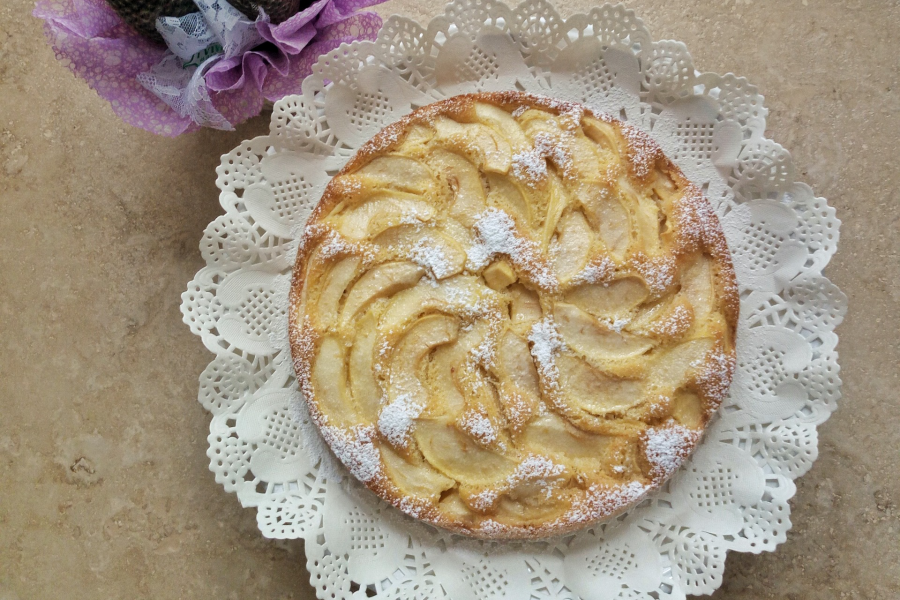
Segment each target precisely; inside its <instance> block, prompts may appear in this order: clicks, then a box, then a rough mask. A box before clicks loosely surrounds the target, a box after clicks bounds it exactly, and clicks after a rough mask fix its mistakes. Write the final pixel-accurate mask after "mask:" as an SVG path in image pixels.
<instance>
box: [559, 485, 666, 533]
mask: <svg viewBox="0 0 900 600" xmlns="http://www.w3.org/2000/svg"><path fill="white" fill-rule="evenodd" d="M649 489H650V488H649V487H648V486H646V485H644V484H642V483H641V482H639V481H631V482H629V483H625V484H622V485H618V486H614V487H610V486H605V485H598V484H595V485H592V486H591V487H590V488H588V490H587V492H586V494H585V495H584V497H582V498H580V499H578V500H577V501H576V502H574V503H573V505H572V508H571V509H570V510H569V512H568V513H566V515H565V517H564V518H563V520H564V521H565V522H567V523H591V522H594V521H597V520H598V519H602V518H603V517H608V516H610V515H613V514H615V513H617V512H620V511H622V510H624V509H625V508H627V507H628V506H630V505H632V504H634V503H635V502H637V501H638V500H639V499H640V498H641V496H643V495H644V494H646V493H647V491H648V490H649Z"/></svg>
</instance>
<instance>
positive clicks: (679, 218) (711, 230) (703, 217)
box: [673, 184, 722, 248]
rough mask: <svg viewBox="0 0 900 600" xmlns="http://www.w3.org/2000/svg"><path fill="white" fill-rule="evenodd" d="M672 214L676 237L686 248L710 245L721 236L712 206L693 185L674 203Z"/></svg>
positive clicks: (717, 219)
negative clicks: (675, 224)
mask: <svg viewBox="0 0 900 600" xmlns="http://www.w3.org/2000/svg"><path fill="white" fill-rule="evenodd" d="M673 213H674V214H673V217H674V218H675V221H676V223H677V226H676V231H677V232H678V237H679V239H680V240H681V241H682V243H684V244H685V245H686V246H687V247H688V248H694V247H696V245H698V244H699V245H708V244H711V243H712V241H713V240H715V239H716V238H719V237H721V236H722V233H721V231H722V230H721V225H720V224H719V218H718V216H716V213H715V211H713V208H712V205H711V204H710V203H709V200H707V198H706V197H705V196H704V195H703V192H702V191H701V190H700V188H698V187H697V186H695V185H693V184H691V185H689V186H688V187H687V189H685V191H684V195H683V196H682V197H681V198H680V199H678V200H677V201H676V202H675V205H674V210H673Z"/></svg>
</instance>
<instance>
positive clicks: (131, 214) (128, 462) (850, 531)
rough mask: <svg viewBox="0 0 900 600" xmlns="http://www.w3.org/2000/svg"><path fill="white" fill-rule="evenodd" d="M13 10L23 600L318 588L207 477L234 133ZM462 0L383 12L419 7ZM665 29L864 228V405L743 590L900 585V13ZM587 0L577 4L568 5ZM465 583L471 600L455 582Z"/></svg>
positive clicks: (679, 5) (687, 19) (16, 411)
mask: <svg viewBox="0 0 900 600" xmlns="http://www.w3.org/2000/svg"><path fill="white" fill-rule="evenodd" d="M31 6H32V3H31V0H4V1H3V2H2V3H0V210H2V213H0V215H2V216H0V600H11V599H14V598H16V599H22V600H25V599H31V598H72V599H81V598H85V599H87V598H91V599H94V598H240V599H243V598H303V599H311V598H313V597H314V594H313V592H312V589H311V588H310V587H309V584H308V574H307V573H306V571H305V568H304V564H305V559H304V556H303V548H302V544H301V543H299V542H287V543H284V542H273V541H268V540H265V539H263V538H262V537H261V536H260V534H259V533H258V531H257V529H256V523H255V515H254V513H253V511H252V510H243V509H241V508H240V507H239V505H238V503H237V501H236V499H235V497H234V496H233V495H229V494H226V493H225V492H224V491H223V490H222V489H221V488H220V487H219V486H218V485H217V484H216V483H215V482H214V480H213V476H212V474H211V473H210V472H209V471H208V470H207V465H208V462H209V461H208V459H207V457H206V454H205V450H206V447H207V444H206V436H207V432H208V421H209V419H208V416H207V414H206V413H205V412H204V411H203V409H202V408H201V407H200V405H199V404H198V403H197V401H196V400H195V398H196V392H197V377H198V375H199V374H200V372H201V370H202V369H203V367H204V366H205V365H206V364H207V363H208V362H209V360H210V355H209V354H208V352H207V351H206V350H205V349H204V348H203V346H202V345H201V344H200V341H199V340H198V339H197V338H195V337H194V336H192V335H191V334H190V332H189V330H188V328H187V327H186V326H184V325H183V324H182V322H181V314H180V312H179V309H178V305H179V301H180V298H179V296H180V294H181V292H182V291H183V289H184V287H185V284H186V283H187V282H188V281H189V280H190V278H191V276H192V275H193V273H194V272H195V271H196V270H197V269H198V268H199V267H200V266H201V265H202V261H201V258H200V253H199V251H198V242H199V239H200V236H201V233H202V231H203V229H204V227H205V226H206V224H207V223H208V222H209V221H210V220H212V219H213V218H214V217H215V216H216V215H218V214H219V213H220V212H221V210H220V208H219V206H218V204H217V190H216V187H215V185H214V180H215V173H214V168H215V166H216V165H217V163H218V157H219V155H220V154H222V153H223V152H226V151H228V150H230V149H231V148H232V147H233V146H235V145H236V144H237V143H238V142H239V141H240V140H242V139H244V138H247V137H251V136H254V135H257V134H259V133H261V132H264V131H265V130H266V127H267V121H266V119H265V118H257V119H254V120H252V121H250V122H248V123H246V124H244V125H243V126H241V127H239V128H238V131H236V132H234V133H224V132H212V131H205V132H201V133H196V134H192V135H187V136H183V137H181V138H178V139H174V140H173V139H164V138H159V137H154V136H152V135H150V134H148V133H145V132H143V131H140V130H137V129H133V128H131V127H129V126H126V125H124V124H122V123H121V122H119V121H118V120H117V119H116V118H115V117H114V115H113V113H112V111H111V110H110V108H109V106H108V105H107V104H106V103H105V102H103V101H102V100H100V99H99V98H98V97H97V96H96V95H95V94H94V93H93V92H92V91H90V90H89V89H88V88H87V87H86V85H84V84H83V82H81V81H80V80H76V79H75V78H73V77H72V76H71V75H70V74H69V72H68V71H67V70H65V69H64V68H63V67H62V66H61V65H60V64H58V63H57V62H56V61H55V59H54V58H53V54H52V52H51V50H50V49H49V47H48V46H47V45H46V44H45V43H44V41H43V38H42V35H41V28H40V25H39V23H38V22H37V21H35V20H34V19H33V18H32V17H30V14H29V13H30V10H31ZM442 6H443V5H442V3H441V2H440V1H439V0H391V1H389V2H387V3H386V4H384V5H382V6H381V7H379V12H381V13H382V14H384V15H388V14H392V13H395V12H398V13H401V14H405V15H409V16H412V17H415V18H418V19H421V20H427V18H428V17H429V16H431V15H433V14H435V13H436V12H438V11H439V10H441V8H442ZM631 6H632V7H633V8H634V9H636V10H638V11H639V13H640V14H641V16H642V17H643V18H644V20H645V21H646V23H647V24H648V26H649V27H650V29H651V31H652V33H653V35H654V37H655V38H656V39H662V38H671V39H679V40H682V41H684V42H685V43H686V44H687V45H688V48H689V49H690V50H691V52H692V54H693V56H694V59H695V63H696V65H697V67H698V68H699V69H700V70H708V71H718V72H726V71H733V72H735V73H738V74H740V75H743V76H746V77H747V78H749V79H750V81H751V82H753V83H755V84H756V85H758V86H759V88H760V89H761V91H762V92H763V93H764V94H765V95H766V98H767V105H768V106H769V108H770V111H771V112H770V116H769V135H770V136H771V137H772V138H774V139H775V140H776V141H778V142H780V143H782V144H784V145H785V146H786V147H787V148H788V149H790V150H791V152H792V153H793V156H794V161H795V163H796V165H797V169H798V172H799V173H800V177H801V178H802V179H803V180H805V181H807V182H808V183H810V184H811V185H812V186H813V187H814V188H815V190H816V191H817V192H818V194H819V195H823V196H825V197H827V198H828V200H829V202H830V203H831V205H832V206H835V207H836V208H837V211H838V216H839V217H840V218H841V219H842V220H843V223H844V224H843V228H842V240H841V245H840V250H839V253H838V255H837V256H836V257H835V259H834V261H833V262H832V265H831V266H830V267H829V269H828V274H829V275H830V277H831V278H832V279H833V280H834V281H835V282H836V283H838V284H839V285H840V286H841V288H843V290H844V291H845V292H846V293H847V294H848V296H849V297H850V303H851V304H850V312H849V314H848V315H847V319H846V321H845V323H844V325H843V326H842V327H841V328H840V329H839V334H840V337H841V343H840V347H839V349H840V352H841V365H842V376H843V379H844V399H843V401H842V402H841V406H840V409H839V410H838V412H837V413H836V414H835V415H834V416H833V417H832V418H831V420H830V421H828V422H827V423H826V424H825V425H823V426H822V427H820V428H819V448H820V455H819V460H818V462H817V463H816V464H815V466H814V467H813V469H812V470H811V471H810V473H809V474H808V475H806V476H805V477H803V478H802V479H801V480H800V481H799V482H798V492H797V495H796V497H795V498H794V500H793V502H792V506H793V513H792V516H791V518H792V520H793V522H794V527H793V529H792V530H791V532H790V534H789V535H788V539H787V542H786V543H785V544H783V545H782V546H781V547H779V548H778V549H777V551H776V552H774V553H765V554H762V555H758V556H756V555H749V554H732V555H731V556H730V557H729V559H728V567H727V569H726V573H725V582H724V585H723V587H722V589H721V590H720V591H719V592H718V593H717V594H716V595H715V596H714V597H715V598H721V599H725V598H727V599H735V600H749V599H757V598H789V599H791V600H806V599H809V600H812V599H815V600H837V599H838V598H854V599H872V600H874V599H884V600H896V599H897V598H900V508H898V502H900V401H898V388H900V343H898V340H900V326H898V323H900V319H898V314H900V169H898V167H897V164H896V161H897V144H898V135H900V87H898V86H900V82H898V70H900V61H898V55H900V54H898V49H900V4H898V2H897V1H896V0H881V1H877V0H850V1H846V2H829V1H826V0H766V1H762V0H708V1H707V0H681V1H679V2H674V1H672V0H634V1H633V2H632V3H631ZM589 7H590V4H589V3H588V2H587V0H559V8H560V11H561V12H562V13H563V14H564V15H568V14H570V13H572V12H575V11H585V10H586V9H588V8H589ZM454 600H464V599H454Z"/></svg>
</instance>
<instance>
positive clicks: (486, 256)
mask: <svg viewBox="0 0 900 600" xmlns="http://www.w3.org/2000/svg"><path fill="white" fill-rule="evenodd" d="M474 227H475V232H476V233H477V235H478V242H477V243H476V244H474V245H472V246H471V247H470V248H469V250H468V251H467V256H468V265H467V266H468V268H469V269H470V270H472V271H478V270H481V269H483V268H484V267H485V266H487V264H488V262H489V261H490V260H491V259H492V258H493V257H494V256H495V255H497V254H505V255H506V256H508V257H509V258H510V260H511V261H512V262H513V264H515V266H516V267H517V268H518V269H520V270H521V271H524V272H525V273H526V274H527V275H529V277H530V278H531V279H532V280H533V281H534V282H535V283H536V284H537V285H539V286H541V287H542V288H544V289H548V290H555V289H556V288H557V286H558V285H559V283H558V281H557V279H556V275H555V274H554V273H553V271H552V270H551V269H550V268H549V266H548V265H547V264H546V261H544V260H543V259H542V258H541V255H540V250H539V248H538V245H537V244H536V243H535V242H533V241H531V240H528V239H525V238H522V237H519V236H518V235H517V234H516V224H515V221H513V219H512V217H510V216H509V215H508V214H507V213H506V212H504V211H502V210H500V209H497V208H489V209H487V210H486V211H484V212H483V213H481V214H480V215H479V216H478V219H477V220H476V221H475V225H474Z"/></svg>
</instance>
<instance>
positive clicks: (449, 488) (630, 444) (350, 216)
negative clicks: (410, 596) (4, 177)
mask: <svg viewBox="0 0 900 600" xmlns="http://www.w3.org/2000/svg"><path fill="white" fill-rule="evenodd" d="M737 314H738V293H737V286H736V284H735V279H734V271H733V268H732V264H731V259H730V256H729V252H728V247H727V246H726V243H725V238H724V235H723V233H722V230H721V228H720V225H719V222H718V219H717V217H716V215H715V213H714V211H713V210H712V208H711V206H710V204H709V202H708V201H707V199H706V198H705V197H704V195H703V193H702V191H701V190H700V189H698V188H697V187H696V186H694V185H693V184H691V183H690V182H689V181H688V180H687V179H686V178H685V176H684V175H683V174H682V172H681V171H680V170H679V169H678V167H677V166H675V164H674V163H673V162H672V161H671V160H669V159H668V158H666V156H665V155H664V154H663V152H662V151H661V150H660V148H659V146H658V145H657V144H656V143H655V142H654V141H653V140H652V139H651V138H650V137H648V136H647V135H646V134H645V133H643V132H641V131H640V130H639V129H637V128H635V127H633V126H630V125H628V124H626V123H623V122H621V121H619V120H616V119H613V118H610V117H609V116H606V115H603V114H595V113H592V112H591V111H590V110H588V109H587V108H585V107H583V106H581V105H578V104H573V103H565V102H559V101H555V100H551V99H548V98H542V97H538V96H532V95H528V94H524V93H519V92H504V93H484V94H472V95H465V96H456V97H453V98H450V99H447V100H444V101H442V102H438V103H436V104H432V105H429V106H426V107H423V108H421V109H419V110H417V111H415V112H413V113H412V114H410V115H408V116H407V117H405V118H403V119H401V120H400V121H398V122H397V123H395V124H393V125H390V126H389V127H386V128H385V129H383V130H382V131H381V132H380V133H378V134H377V135H376V136H375V137H374V138H372V139H371V140H370V141H368V142H367V143H366V144H364V145H363V146H362V148H361V149H360V150H359V152H357V153H356V155H355V156H353V158H352V159H351V160H350V161H349V162H348V163H347V165H346V166H345V167H344V168H343V169H342V170H341V171H340V172H339V173H338V174H337V175H336V176H335V177H334V178H333V179H332V180H331V182H330V183H329V185H328V186H327V188H326V189H325V192H324V194H323V196H322V199H321V201H320V202H319V204H318V206H317V207H316V208H315V210H314V211H313V213H312V216H311V217H310V219H309V221H308V223H307V225H306V228H305V230H304V232H303V236H302V239H301V242H300V246H299V250H298V254H297V260H296V263H295V266H294V271H293V280H292V285H291V295H290V307H289V324H290V342H291V349H292V354H293V360H294V367H295V371H296V374H297V378H298V381H299V384H300V387H301V389H302V391H303V394H304V396H305V398H306V401H307V403H308V405H309V410H310V413H311V415H312V417H313V419H314V420H315V421H316V423H317V424H318V426H319V428H320V430H321V432H322V435H323V437H324V439H325V440H326V442H327V443H328V444H329V446H330V447H331V449H332V450H333V451H334V453H335V455H336V456H337V457H338V458H339V459H340V460H341V462H343V464H344V465H346V467H347V468H348V469H349V470H350V472H351V473H352V474H353V475H354V476H355V477H357V478H358V479H359V480H360V481H362V482H363V483H364V484H365V485H366V486H368V487H369V488H370V489H371V490H372V491H374V492H375V493H376V494H378V495H379V496H380V497H381V498H383V499H384V500H386V501H387V502H389V503H391V504H392V505H394V506H395V507H397V508H399V509H400V510H402V511H404V512H406V513H408V514H409V515H412V516H413V517H416V518H419V519H422V520H424V521H427V522H429V523H432V524H434V525H438V526H441V527H444V528H447V529H449V530H452V531H455V532H459V533H463V534H468V535H472V536H475V537H482V538H507V539H511V538H535V537H541V536H547V535H554V534H560V533H565V532H567V531H571V530H574V529H576V528H580V527H583V526H585V525H588V524H591V523H595V522H597V521H599V520H602V519H605V518H608V517H611V516H613V515H616V514H618V513H620V512H622V511H623V510H625V509H627V508H628V507H630V506H633V505H634V504H635V503H637V502H638V501H640V500H641V499H642V498H643V497H644V495H645V494H646V493H647V492H648V491H650V490H653V489H655V488H657V487H658V486H660V485H661V484H662V483H663V482H664V481H665V480H666V479H667V478H668V477H669V476H670V475H672V474H673V472H674V471H675V470H676V469H677V468H678V466H679V465H680V464H681V462H682V461H683V460H684V459H685V458H686V457H687V456H688V455H689V454H690V453H691V451H692V450H693V449H694V447H695V446H696V444H697V443H698V441H699V439H700V436H701V434H702V432H703V430H704V428H705V426H706V424H707V422H708V421H709V419H710V417H711V416H712V414H713V413H714V411H715V410H716V409H717V408H718V406H719V405H720V403H721V402H722V399H723V397H724V396H725V394H726V392H727V390H728V387H729V385H730V383H731V378H732V373H733V371H734V362H735V350H734V341H735V324H736V321H737Z"/></svg>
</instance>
